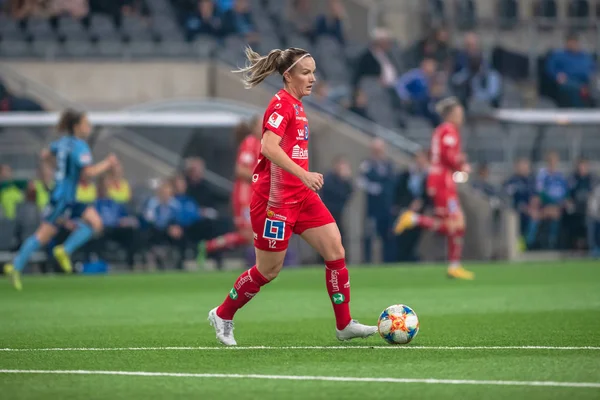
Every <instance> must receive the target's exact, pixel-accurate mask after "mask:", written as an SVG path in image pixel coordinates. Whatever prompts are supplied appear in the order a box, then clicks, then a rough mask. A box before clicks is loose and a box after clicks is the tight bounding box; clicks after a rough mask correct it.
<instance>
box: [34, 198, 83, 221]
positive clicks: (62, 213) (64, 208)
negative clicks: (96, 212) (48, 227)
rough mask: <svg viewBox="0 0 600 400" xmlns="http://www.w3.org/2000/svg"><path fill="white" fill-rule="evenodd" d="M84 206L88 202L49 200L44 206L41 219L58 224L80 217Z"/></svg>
mask: <svg viewBox="0 0 600 400" xmlns="http://www.w3.org/2000/svg"><path fill="white" fill-rule="evenodd" d="M86 208H88V204H83V203H67V202H65V201H50V202H49V203H48V204H47V205H46V207H45V208H44V211H43V213H42V219H43V220H44V222H47V223H49V224H52V225H60V224H61V223H63V222H65V221H67V220H71V219H78V218H81V216H82V215H83V213H84V211H85V210H86Z"/></svg>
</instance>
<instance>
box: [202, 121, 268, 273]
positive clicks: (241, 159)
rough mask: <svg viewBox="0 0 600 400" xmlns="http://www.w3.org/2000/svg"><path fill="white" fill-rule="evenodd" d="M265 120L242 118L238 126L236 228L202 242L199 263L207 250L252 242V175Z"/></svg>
mask: <svg viewBox="0 0 600 400" xmlns="http://www.w3.org/2000/svg"><path fill="white" fill-rule="evenodd" d="M261 135H262V120H261V119H260V118H259V117H255V118H252V120H251V121H250V123H249V124H248V123H246V122H242V123H241V124H240V125H239V126H238V127H237V129H236V138H237V141H238V143H239V147H238V152H237V156H236V164H235V183H234V185H233V192H232V194H231V205H232V207H233V221H234V224H235V228H236V231H235V232H230V233H226V234H225V235H222V236H219V237H216V238H214V239H211V240H208V241H206V242H200V245H199V246H198V264H199V265H202V264H203V263H204V260H205V258H206V255H207V254H211V253H214V252H217V251H222V250H226V249H233V248H236V247H238V246H244V245H248V244H250V243H252V225H251V224H250V200H251V196H252V186H251V185H252V175H253V173H254V172H253V171H254V167H255V166H256V163H257V162H258V157H259V155H260V137H261Z"/></svg>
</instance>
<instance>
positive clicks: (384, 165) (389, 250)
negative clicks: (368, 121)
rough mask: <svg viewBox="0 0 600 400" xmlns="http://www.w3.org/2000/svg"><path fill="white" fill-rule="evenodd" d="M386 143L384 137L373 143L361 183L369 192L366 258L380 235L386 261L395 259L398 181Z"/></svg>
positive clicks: (363, 166)
mask: <svg viewBox="0 0 600 400" xmlns="http://www.w3.org/2000/svg"><path fill="white" fill-rule="evenodd" d="M385 147H386V144H385V142H384V141H383V140H381V139H375V140H373V142H372V143H371V157H370V158H369V159H367V160H365V161H363V162H362V163H361V165H360V174H361V175H360V177H359V179H358V187H359V188H361V189H362V190H364V191H365V192H366V194H367V209H366V221H365V234H364V235H365V236H364V258H365V261H366V262H371V261H372V251H371V250H372V244H373V239H375V238H376V237H379V238H380V239H381V242H382V244H383V261H384V262H393V261H394V260H395V255H394V252H395V251H394V250H395V249H394V237H393V235H392V232H391V227H392V215H391V207H392V198H393V192H394V186H395V183H396V171H395V168H394V163H393V162H392V160H391V159H390V158H389V157H388V156H387V154H386V151H385Z"/></svg>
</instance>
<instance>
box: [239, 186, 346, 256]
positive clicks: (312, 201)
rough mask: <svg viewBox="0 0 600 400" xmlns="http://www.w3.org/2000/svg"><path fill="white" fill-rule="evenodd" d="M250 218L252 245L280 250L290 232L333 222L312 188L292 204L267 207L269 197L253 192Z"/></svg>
mask: <svg viewBox="0 0 600 400" xmlns="http://www.w3.org/2000/svg"><path fill="white" fill-rule="evenodd" d="M250 219H251V221H252V230H253V231H254V247H256V248H257V249H260V250H264V251H283V250H286V249H287V247H288V243H289V241H290V237H292V233H295V234H297V235H301V234H302V233H303V232H304V231H305V230H307V229H310V228H318V227H320V226H324V225H327V224H330V223H335V220H334V219H333V217H332V216H331V213H330V212H329V210H328V209H327V207H325V204H323V201H321V198H320V197H319V196H318V195H317V194H316V193H314V192H310V194H309V195H308V196H307V197H306V199H304V200H303V201H302V203H300V204H297V205H295V206H293V207H287V208H281V207H268V200H266V199H264V198H262V197H261V196H259V195H256V194H253V195H252V204H251V205H250Z"/></svg>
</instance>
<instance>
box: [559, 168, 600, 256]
mask: <svg viewBox="0 0 600 400" xmlns="http://www.w3.org/2000/svg"><path fill="white" fill-rule="evenodd" d="M594 186H595V182H594V177H593V176H592V174H591V173H590V167H589V164H588V161H587V160H584V159H581V160H579V161H578V162H577V165H576V167H575V171H574V172H573V174H572V175H571V178H570V179H569V197H568V199H567V201H566V213H565V225H566V230H567V232H568V235H567V237H568V238H569V242H570V243H569V247H570V248H576V249H582V248H583V247H584V246H585V239H586V210H587V203H588V199H589V197H590V195H591V194H592V190H593V189H594Z"/></svg>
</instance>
